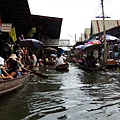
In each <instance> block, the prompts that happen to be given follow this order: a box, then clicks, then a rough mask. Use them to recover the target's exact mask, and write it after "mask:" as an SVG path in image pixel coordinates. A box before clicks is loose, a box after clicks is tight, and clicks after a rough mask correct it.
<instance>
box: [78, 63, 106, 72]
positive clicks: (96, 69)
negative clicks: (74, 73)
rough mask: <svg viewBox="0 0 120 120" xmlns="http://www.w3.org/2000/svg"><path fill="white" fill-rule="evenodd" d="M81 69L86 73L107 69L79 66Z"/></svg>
mask: <svg viewBox="0 0 120 120" xmlns="http://www.w3.org/2000/svg"><path fill="white" fill-rule="evenodd" d="M78 66H79V68H80V69H82V70H85V71H105V68H103V67H100V68H97V67H94V68H90V67H87V66H84V65H80V64H79V65H78Z"/></svg>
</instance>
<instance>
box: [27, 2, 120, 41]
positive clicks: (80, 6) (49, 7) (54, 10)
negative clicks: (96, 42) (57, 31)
mask: <svg viewBox="0 0 120 120" xmlns="http://www.w3.org/2000/svg"><path fill="white" fill-rule="evenodd" d="M28 3H29V7H30V11H31V14H35V15H43V16H50V17H58V18H63V21H62V27H61V35H60V39H71V40H74V38H75V34H76V39H77V40H78V38H79V37H80V36H81V34H82V33H84V29H85V28H90V27H91V20H94V19H99V20H100V18H95V17H96V16H101V15H102V8H101V0H28ZM103 3H104V12H105V15H107V16H109V17H111V18H109V19H113V20H120V4H119V0H103ZM109 19H108V18H107V20H109Z"/></svg>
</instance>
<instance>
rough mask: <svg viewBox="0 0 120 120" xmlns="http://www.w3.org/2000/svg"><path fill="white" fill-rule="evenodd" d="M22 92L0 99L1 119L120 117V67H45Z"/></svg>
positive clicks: (97, 119) (96, 119) (99, 119)
mask: <svg viewBox="0 0 120 120" xmlns="http://www.w3.org/2000/svg"><path fill="white" fill-rule="evenodd" d="M42 71H43V72H44V73H45V74H47V75H48V76H49V77H48V78H40V77H38V76H36V75H31V78H30V80H29V82H28V83H27V84H26V85H25V86H24V87H23V88H22V89H21V90H19V91H16V92H14V93H12V94H10V95H9V96H6V97H5V98H1V99H0V120H119V119H120V70H119V69H118V70H116V69H114V70H110V71H109V70H108V71H106V72H98V71H97V72H86V71H83V70H81V69H79V68H78V66H77V65H76V64H75V63H70V67H69V71H66V72H57V71H55V70H50V69H49V70H42Z"/></svg>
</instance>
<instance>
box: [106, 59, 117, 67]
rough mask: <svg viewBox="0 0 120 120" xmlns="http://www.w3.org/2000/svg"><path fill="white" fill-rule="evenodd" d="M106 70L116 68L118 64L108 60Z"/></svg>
mask: <svg viewBox="0 0 120 120" xmlns="http://www.w3.org/2000/svg"><path fill="white" fill-rule="evenodd" d="M105 67H106V68H116V67H118V63H117V62H116V61H115V60H114V59H108V61H107V62H106V64H105Z"/></svg>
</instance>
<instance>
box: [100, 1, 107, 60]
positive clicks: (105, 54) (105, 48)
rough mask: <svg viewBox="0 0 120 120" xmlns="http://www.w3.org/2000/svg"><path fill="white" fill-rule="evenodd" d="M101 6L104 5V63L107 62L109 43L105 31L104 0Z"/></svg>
mask: <svg viewBox="0 0 120 120" xmlns="http://www.w3.org/2000/svg"><path fill="white" fill-rule="evenodd" d="M101 5H102V15H103V33H104V62H107V43H106V29H105V16H104V5H103V0H101Z"/></svg>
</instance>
